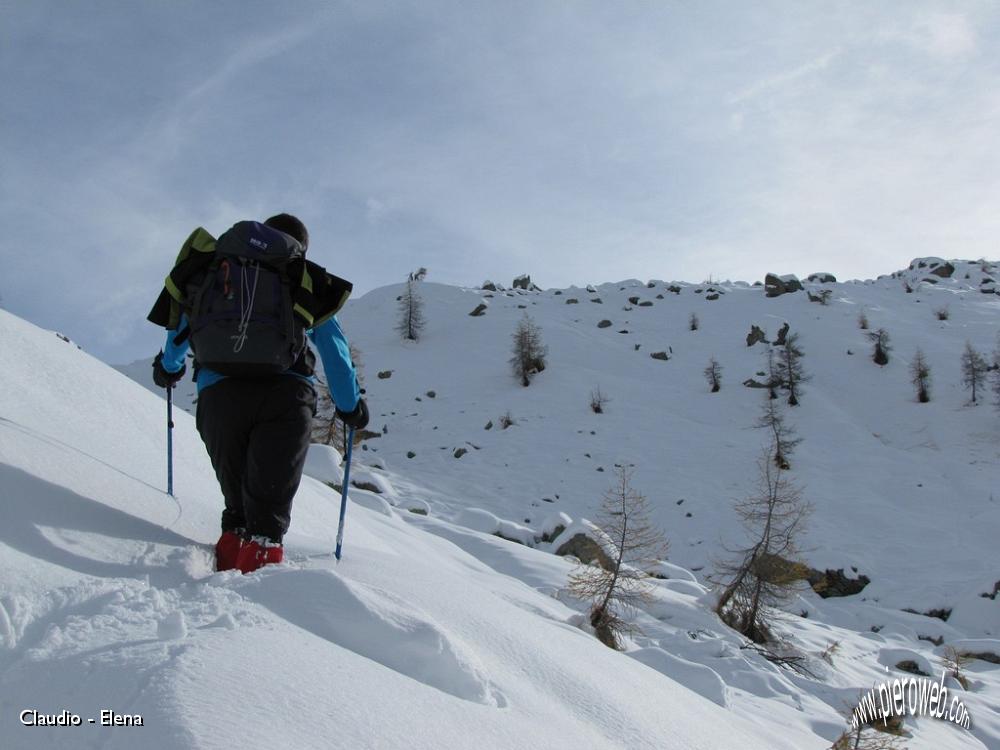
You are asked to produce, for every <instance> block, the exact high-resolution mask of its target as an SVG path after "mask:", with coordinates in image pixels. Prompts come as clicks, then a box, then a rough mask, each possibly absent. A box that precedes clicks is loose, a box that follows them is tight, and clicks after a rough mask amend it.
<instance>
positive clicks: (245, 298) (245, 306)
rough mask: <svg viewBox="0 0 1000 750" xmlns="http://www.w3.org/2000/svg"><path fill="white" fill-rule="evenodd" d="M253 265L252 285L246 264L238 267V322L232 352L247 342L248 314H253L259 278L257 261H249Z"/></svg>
mask: <svg viewBox="0 0 1000 750" xmlns="http://www.w3.org/2000/svg"><path fill="white" fill-rule="evenodd" d="M250 265H252V266H253V270H254V274H253V285H252V286H251V285H250V279H249V273H248V271H247V265H246V264H243V265H242V266H241V267H240V274H241V278H240V322H239V325H238V326H237V327H236V331H237V335H236V336H234V337H233V338H234V339H236V343H235V344H233V353H234V354H239V353H240V352H241V351H243V345H244V344H246V342H247V335H248V334H247V327H248V326H249V325H250V316H251V315H253V305H254V302H255V301H256V300H257V280H258V279H259V278H260V265H259V264H257V263H251V264H250Z"/></svg>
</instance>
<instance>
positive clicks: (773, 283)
mask: <svg viewBox="0 0 1000 750" xmlns="http://www.w3.org/2000/svg"><path fill="white" fill-rule="evenodd" d="M801 290H802V282H801V281H799V280H798V279H797V278H795V277H794V276H786V277H785V278H783V279H782V278H780V277H778V276H777V275H775V274H773V273H769V274H767V276H765V277H764V293H765V294H766V295H767V296H768V297H780V296H781V295H782V294H788V293H789V292H798V291H801Z"/></svg>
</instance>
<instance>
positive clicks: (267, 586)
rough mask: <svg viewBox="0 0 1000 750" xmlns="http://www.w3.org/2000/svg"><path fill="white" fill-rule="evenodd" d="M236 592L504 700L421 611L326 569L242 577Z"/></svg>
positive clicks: (353, 646) (436, 677)
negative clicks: (242, 579) (242, 584)
mask: <svg viewBox="0 0 1000 750" xmlns="http://www.w3.org/2000/svg"><path fill="white" fill-rule="evenodd" d="M240 593H241V594H242V595H243V596H245V597H247V598H248V599H251V600H253V601H256V602H258V603H259V604H261V605H263V606H265V607H267V608H268V609H270V610H271V611H272V612H274V613H275V614H277V615H279V616H280V617H282V618H284V619H285V620H287V621H288V622H290V623H292V624H293V625H296V626H298V627H300V628H302V629H303V630H307V631H309V632H310V633H313V634H314V635H316V636H319V637H320V638H324V639H325V640H328V641H330V642H331V643H335V644H337V645H338V646H341V647H343V648H346V649H349V650H351V651H354V652H355V653H357V654H359V655H361V656H364V657H365V658H367V659H371V660H372V661H375V662H378V663H379V664H382V665H383V666H385V667H387V668H389V669H392V670H394V671H396V672H399V673H400V674H403V675H406V676H407V677H410V678H412V679H414V680H417V681H419V682H422V683H424V684H425V685H428V686H430V687H432V688H435V689H437V690H440V691H442V692H445V693H448V694H449V695H454V696H455V697H456V698H461V699H462V700H467V701H471V702H473V703H480V704H483V705H487V706H495V707H497V708H504V707H505V706H506V705H507V699H506V698H505V697H504V696H503V694H502V693H501V692H500V691H499V690H497V689H496V687H495V686H493V685H492V683H490V681H489V680H488V679H486V677H485V676H484V675H483V673H482V669H481V667H480V666H479V664H478V663H477V661H478V660H477V659H476V658H475V656H474V655H473V653H472V651H471V649H469V648H467V647H466V646H465V645H464V644H462V643H461V642H459V641H457V640H456V639H455V638H454V637H452V636H451V635H449V634H448V633H447V632H446V631H445V630H444V629H443V628H442V627H441V626H439V625H438V624H437V623H435V622H434V621H433V620H432V619H431V618H430V617H429V616H428V615H426V614H425V613H423V612H421V611H419V610H418V609H415V608H414V606H413V605H412V604H410V603H408V602H406V601H404V600H402V599H401V598H399V597H397V596H395V595H393V594H391V593H389V592H387V591H383V590H381V589H376V588H373V587H371V586H366V585H363V584H359V583H348V582H347V581H345V580H343V579H342V578H341V577H340V576H339V575H337V574H336V573H335V572H334V571H332V570H303V571H296V572H295V573H294V575H271V576H262V577H260V578H257V579H256V580H247V581H246V585H244V586H241V587H240Z"/></svg>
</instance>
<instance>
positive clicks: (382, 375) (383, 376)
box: [378, 370, 392, 380]
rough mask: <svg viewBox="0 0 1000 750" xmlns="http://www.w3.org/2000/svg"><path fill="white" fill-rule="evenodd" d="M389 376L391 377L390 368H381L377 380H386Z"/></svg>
mask: <svg viewBox="0 0 1000 750" xmlns="http://www.w3.org/2000/svg"><path fill="white" fill-rule="evenodd" d="M391 377H392V370H382V371H381V372H380V373H379V374H378V379H379V380H388V379H389V378H391Z"/></svg>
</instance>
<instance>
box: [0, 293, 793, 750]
mask: <svg viewBox="0 0 1000 750" xmlns="http://www.w3.org/2000/svg"><path fill="white" fill-rule="evenodd" d="M0 347H3V349H4V351H8V352H13V351H17V352H21V353H24V354H26V355H30V358H22V357H13V358H11V362H10V363H9V364H8V366H6V367H5V368H3V370H2V371H0V414H2V415H3V417H2V420H0V462H2V464H0V492H2V494H3V497H4V524H3V525H2V527H0V565H2V566H3V570H4V576H3V579H2V589H0V613H2V615H0V632H2V634H3V646H2V651H0V704H2V705H0V717H2V718H0V737H2V740H3V746H4V747H5V748H50V747H51V748H56V747H59V748H61V747H66V746H93V745H97V744H100V745H101V746H104V747H109V748H114V747H134V746H136V744H141V746H143V747H147V748H188V747H204V748H229V747H232V746H233V744H232V743H233V738H234V737H240V738H252V744H253V745H254V746H273V747H295V748H320V747H323V748H326V747H403V746H406V747H413V748H465V747H469V746H470V745H479V746H483V747H498V748H504V747H523V745H524V743H525V742H526V741H530V742H537V743H538V744H540V745H543V746H550V747H569V746H584V747H622V748H624V747H629V748H632V747H648V748H661V747H667V746H671V747H686V748H712V747H716V746H717V743H718V742H720V741H721V742H722V743H724V744H725V745H729V746H732V745H737V744H738V745H739V746H743V747H750V748H762V749H763V748H772V747H788V748H792V747H797V746H800V743H799V742H798V740H804V739H805V738H806V737H807V735H806V734H805V733H804V732H802V731H799V732H795V733H793V736H792V737H790V738H788V739H785V740H781V741H776V740H775V737H774V734H773V733H772V732H768V731H764V730H762V729H761V728H760V727H758V726H756V725H755V724H754V723H753V722H750V721H747V720H743V719H740V718H739V717H729V716H727V715H726V714H724V713H723V712H722V710H721V709H720V708H719V707H718V706H716V705H714V704H713V703H711V702H710V701H707V700H705V699H704V698H702V697H701V696H700V695H698V694H697V693H695V692H693V691H691V690H689V689H687V688H686V687H684V686H683V685H681V684H680V683H678V682H676V681H673V680H671V679H668V678H665V677H663V676H661V675H660V674H658V673H657V672H654V671H653V670H649V669H647V668H646V667H645V666H643V665H642V664H640V663H639V662H637V661H635V660H633V659H630V658H628V657H627V656H625V655H623V654H620V653H616V652H613V651H610V650H609V649H607V648H605V647H604V646H602V645H600V643H598V642H597V641H596V639H594V638H592V637H591V636H588V635H586V634H585V633H583V632H582V631H580V630H579V629H578V628H576V627H575V626H574V625H572V624H571V621H572V620H574V618H576V617H577V613H576V611H575V610H574V609H572V608H570V607H568V606H567V605H566V604H564V603H561V602H559V601H557V600H556V599H553V598H552V597H551V596H549V595H546V594H543V593H541V592H539V591H537V590H536V589H534V588H532V587H530V586H528V585H526V584H525V583H524V582H522V581H520V580H518V579H516V578H513V577H511V576H507V575H503V574H500V573H497V572H496V571H494V570H493V569H492V568H491V567H489V566H488V565H485V564H483V563H482V562H480V561H479V560H477V559H475V558H474V557H472V556H471V555H469V554H468V553H466V552H464V551H463V550H461V549H460V548H459V547H457V546H456V545H454V544H453V543H451V542H448V541H447V540H445V539H442V538H440V536H438V535H434V534H429V533H427V532H426V531H425V530H423V529H421V528H420V527H419V526H412V525H410V524H408V523H407V522H406V521H405V520H403V519H402V518H401V517H400V516H399V515H397V514H396V513H395V512H390V513H389V514H387V515H383V514H376V513H371V512H370V511H368V510H367V509H366V508H364V507H360V506H358V505H356V504H354V503H352V505H351V508H350V511H349V515H348V534H347V536H346V539H345V554H344V558H343V560H342V562H341V563H340V564H339V565H337V564H336V563H335V561H334V560H333V558H332V556H331V555H330V554H329V550H330V549H331V548H332V544H333V537H334V533H335V530H336V519H337V510H338V504H339V503H338V496H337V494H336V493H335V492H334V491H333V490H332V489H330V488H328V487H326V486H324V485H323V484H321V483H320V482H317V481H315V480H312V479H311V478H307V480H306V481H304V482H303V485H302V488H301V489H300V492H299V495H298V496H297V498H296V508H295V513H294V520H293V525H292V529H291V531H290V533H289V535H288V537H287V538H286V541H287V550H288V558H289V561H288V562H287V563H285V564H281V565H276V566H270V567H267V568H264V569H263V570H261V571H258V572H257V573H254V574H251V575H248V576H242V575H240V574H239V573H236V572H233V571H230V572H225V573H212V570H211V544H212V543H213V542H214V537H215V533H216V531H215V529H216V526H217V523H218V512H219V508H220V507H221V499H220V498H219V496H218V490H217V489H216V487H215V479H214V476H213V474H212V471H211V467H210V466H209V464H208V460H207V458H206V457H205V455H204V450H203V448H202V447H201V445H200V444H199V440H198V437H197V434H196V432H195V429H194V424H193V419H191V418H190V417H189V416H187V415H185V414H183V413H179V414H177V415H175V418H176V422H177V426H176V429H175V435H174V437H175V460H176V462H177V463H176V467H175V471H176V482H175V485H176V488H177V497H176V498H170V497H169V496H167V495H166V494H165V493H164V492H163V491H162V487H163V480H164V476H163V463H164V451H165V443H166V435H165V429H164V421H165V419H164V417H165V415H164V413H163V409H162V404H163V402H162V401H161V400H159V399H158V398H156V397H155V396H154V395H152V394H150V393H149V392H148V391H146V390H145V389H143V388H142V387H140V386H138V385H136V384H134V383H132V382H131V381H129V380H128V379H127V378H125V377H124V376H122V375H121V374H119V373H117V372H115V371H113V370H112V369H110V368H108V367H106V366H104V365H102V364H101V363H99V362H97V361H96V360H94V359H92V358H90V357H88V356H87V355H86V354H84V353H82V352H79V351H78V350H76V349H75V348H70V347H67V346H65V345H64V344H61V342H59V341H58V340H57V339H54V338H52V339H51V342H50V340H49V337H48V336H46V335H45V332H43V331H40V330H38V329H35V328H33V327H32V326H30V325H29V324H27V323H25V322H23V321H20V320H18V319H16V318H14V317H12V316H10V315H9V314H7V313H5V312H2V311H0ZM405 515H407V516H411V515H412V514H405ZM413 518H420V517H418V516H413ZM470 533H471V532H470ZM494 539H495V538H494ZM497 541H498V542H500V543H502V544H505V545H506V544H509V543H508V542H502V541H501V540H499V539H497ZM535 554H537V555H538V556H539V558H540V559H543V560H545V561H549V560H551V561H554V562H556V563H563V561H561V560H558V559H557V558H554V557H553V556H552V555H549V554H545V553H541V552H537V553H535ZM612 674H613V675H615V685H614V689H611V686H610V685H609V684H608V677H607V676H608V675H612ZM619 683H620V684H619ZM664 706H669V707H670V709H671V710H670V711H665V710H663V708H664ZM25 709H35V710H38V711H40V712H42V713H51V714H57V713H59V712H60V711H62V710H67V711H70V712H72V713H74V714H77V715H79V716H80V717H82V718H83V725H82V726H80V727H45V726H36V727H27V726H23V725H22V723H21V722H20V720H19V718H18V717H19V714H20V712H21V711H22V710H25ZM104 709H111V710H114V711H116V712H118V713H120V714H128V715H130V716H133V715H138V716H141V717H142V721H143V726H142V728H138V727H129V728H123V727H102V726H100V724H96V725H91V724H89V723H88V722H87V719H88V718H94V719H95V720H97V721H99V719H100V712H101V711H102V710H104Z"/></svg>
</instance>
